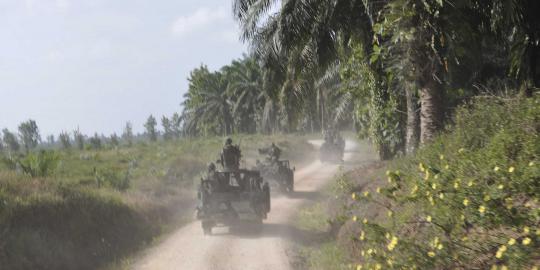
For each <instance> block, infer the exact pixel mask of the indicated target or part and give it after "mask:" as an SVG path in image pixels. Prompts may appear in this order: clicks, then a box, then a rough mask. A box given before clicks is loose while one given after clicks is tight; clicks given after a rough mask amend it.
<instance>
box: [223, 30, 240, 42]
mask: <svg viewBox="0 0 540 270" xmlns="http://www.w3.org/2000/svg"><path fill="white" fill-rule="evenodd" d="M220 37H221V39H222V40H223V41H225V42H228V43H232V44H235V43H237V42H239V41H240V33H239V32H238V29H236V28H233V29H225V30H223V31H221V34H220Z"/></svg>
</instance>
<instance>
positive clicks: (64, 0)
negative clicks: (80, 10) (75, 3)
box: [56, 0, 70, 12]
mask: <svg viewBox="0 0 540 270" xmlns="http://www.w3.org/2000/svg"><path fill="white" fill-rule="evenodd" d="M69 4H70V3H69V0H56V8H58V9H59V10H60V11H63V12H65V11H67V10H68V8H69Z"/></svg>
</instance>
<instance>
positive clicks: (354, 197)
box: [351, 192, 356, 200]
mask: <svg viewBox="0 0 540 270" xmlns="http://www.w3.org/2000/svg"><path fill="white" fill-rule="evenodd" d="M351 198H352V199H353V200H356V192H353V193H352V194H351Z"/></svg>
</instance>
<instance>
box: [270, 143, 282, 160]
mask: <svg viewBox="0 0 540 270" xmlns="http://www.w3.org/2000/svg"><path fill="white" fill-rule="evenodd" d="M268 154H269V155H270V159H271V160H272V162H277V161H278V160H279V157H280V156H281V149H279V147H277V146H276V145H275V144H274V143H272V145H270V149H269V151H268Z"/></svg>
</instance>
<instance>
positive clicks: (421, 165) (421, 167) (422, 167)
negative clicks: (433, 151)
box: [418, 163, 426, 172]
mask: <svg viewBox="0 0 540 270" xmlns="http://www.w3.org/2000/svg"><path fill="white" fill-rule="evenodd" d="M418 169H420V171H421V172H423V171H424V170H426V169H425V168H424V164H422V163H418Z"/></svg>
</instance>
